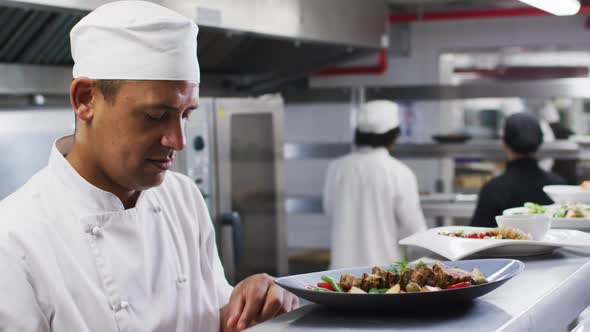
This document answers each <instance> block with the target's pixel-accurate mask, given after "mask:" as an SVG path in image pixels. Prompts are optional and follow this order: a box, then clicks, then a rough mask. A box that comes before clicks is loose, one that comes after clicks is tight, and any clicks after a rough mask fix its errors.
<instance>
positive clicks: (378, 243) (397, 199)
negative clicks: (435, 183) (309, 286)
mask: <svg viewBox="0 0 590 332" xmlns="http://www.w3.org/2000/svg"><path fill="white" fill-rule="evenodd" d="M323 207H324V212H325V213H326V214H327V215H329V216H330V217H331V219H332V244H331V267H332V268H341V267H351V266H366V265H385V264H389V263H392V262H395V261H398V260H400V259H401V258H402V257H401V253H400V250H399V246H398V244H397V242H398V240H400V239H401V238H402V237H404V236H407V235H410V234H412V233H414V232H418V231H422V230H425V229H426V222H425V220H424V215H423V214H422V210H421V209H420V201H419V196H418V185H417V182H416V176H415V175H414V173H412V171H411V170H410V169H409V168H408V167H407V166H406V165H404V164H402V163H401V162H400V161H399V160H397V159H395V158H393V157H391V156H390V155H389V152H388V151H387V150H386V149H385V148H376V149H372V148H361V149H358V150H356V151H354V152H352V153H351V154H349V155H347V156H345V157H342V158H339V159H337V160H335V161H333V162H332V163H331V164H330V166H329V167H328V171H327V174H326V182H325V186H324V194H323Z"/></svg>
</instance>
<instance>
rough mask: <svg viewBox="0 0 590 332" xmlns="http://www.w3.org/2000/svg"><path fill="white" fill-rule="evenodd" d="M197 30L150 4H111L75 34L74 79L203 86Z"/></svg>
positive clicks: (82, 23) (74, 30)
mask: <svg viewBox="0 0 590 332" xmlns="http://www.w3.org/2000/svg"><path fill="white" fill-rule="evenodd" d="M130 13H132V15H130ZM198 32H199V28H198V27H197V25H196V24H195V23H194V22H193V21H191V20H190V19H188V18H186V17H184V16H182V15H180V14H178V13H176V12H174V11H172V10H170V9H168V8H165V7H162V6H160V5H156V4H154V3H151V2H147V1H115V2H110V3H107V4H105V5H103V6H100V7H98V8H97V9H95V10H94V11H92V12H91V13H90V14H88V15H87V16H85V17H84V18H82V20H80V22H78V23H77V24H76V25H75V26H74V28H72V30H71V32H70V41H71V47H72V58H73V59H74V69H73V76H74V78H77V77H82V76H85V77H89V78H93V79H113V80H116V79H121V80H127V79H129V80H175V81H196V82H199V81H200V71H199V62H198V60H197V34H198Z"/></svg>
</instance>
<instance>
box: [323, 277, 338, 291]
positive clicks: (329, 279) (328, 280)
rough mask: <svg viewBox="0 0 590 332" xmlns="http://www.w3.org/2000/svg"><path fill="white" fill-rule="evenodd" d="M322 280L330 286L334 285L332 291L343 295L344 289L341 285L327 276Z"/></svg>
mask: <svg viewBox="0 0 590 332" xmlns="http://www.w3.org/2000/svg"><path fill="white" fill-rule="evenodd" d="M322 280H323V281H325V282H327V283H329V284H330V285H332V289H334V291H335V292H339V293H342V288H341V287H340V285H338V283H337V282H336V281H335V280H334V279H332V277H330V276H327V275H323V276H322Z"/></svg>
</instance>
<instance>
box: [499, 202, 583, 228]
mask: <svg viewBox="0 0 590 332" xmlns="http://www.w3.org/2000/svg"><path fill="white" fill-rule="evenodd" d="M544 207H545V208H547V209H549V210H551V209H556V208H557V206H556V205H546V206H544ZM527 212H528V209H527V208H525V207H515V208H511V209H507V210H504V211H503V212H502V214H503V215H512V214H521V213H527ZM552 214H553V211H551V212H550V213H549V215H552ZM551 228H553V229H577V230H579V231H584V232H588V231H590V218H551Z"/></svg>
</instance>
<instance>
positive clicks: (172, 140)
mask: <svg viewBox="0 0 590 332" xmlns="http://www.w3.org/2000/svg"><path fill="white" fill-rule="evenodd" d="M162 146H164V147H167V148H170V149H172V150H176V151H180V150H182V149H184V147H185V146H186V139H185V138H184V121H183V120H182V119H179V120H178V121H175V122H174V123H173V124H171V125H170V126H169V127H168V128H167V130H166V132H165V133H164V136H162Z"/></svg>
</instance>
